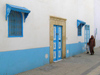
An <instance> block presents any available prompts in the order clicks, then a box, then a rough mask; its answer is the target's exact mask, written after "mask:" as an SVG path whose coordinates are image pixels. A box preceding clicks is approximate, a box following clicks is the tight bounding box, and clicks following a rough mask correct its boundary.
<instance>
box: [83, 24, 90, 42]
mask: <svg viewBox="0 0 100 75" xmlns="http://www.w3.org/2000/svg"><path fill="white" fill-rule="evenodd" d="M86 26H89V38H90V25H85V27H84V42H85V35H86V34H85V31H86V30H87V29H86ZM88 42H89V41H88ZM86 43H87V42H85V44H86Z"/></svg>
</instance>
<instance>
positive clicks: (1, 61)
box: [0, 47, 50, 75]
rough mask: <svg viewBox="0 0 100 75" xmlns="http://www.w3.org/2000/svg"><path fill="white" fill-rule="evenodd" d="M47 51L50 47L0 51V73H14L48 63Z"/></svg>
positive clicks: (12, 74) (1, 74)
mask: <svg viewBox="0 0 100 75" xmlns="http://www.w3.org/2000/svg"><path fill="white" fill-rule="evenodd" d="M49 52H50V47H43V48H34V49H25V50H16V51H5V52H0V75H15V74H18V73H21V72H24V71H27V70H31V69H34V68H37V67H40V66H43V65H45V64H49V58H50V57H49V56H50V53H49ZM45 54H48V58H45Z"/></svg>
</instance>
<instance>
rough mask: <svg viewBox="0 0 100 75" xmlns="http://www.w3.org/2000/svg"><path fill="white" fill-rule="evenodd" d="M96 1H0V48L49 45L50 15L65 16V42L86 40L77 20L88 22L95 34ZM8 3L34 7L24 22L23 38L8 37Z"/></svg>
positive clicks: (25, 47) (7, 49)
mask: <svg viewBox="0 0 100 75" xmlns="http://www.w3.org/2000/svg"><path fill="white" fill-rule="evenodd" d="M93 3H94V0H0V51H9V50H21V49H29V48H40V47H48V46H49V45H50V44H49V33H50V32H49V24H50V16H57V17H61V18H66V19H67V21H66V44H71V43H78V42H79V41H81V42H84V27H83V29H82V32H83V33H82V36H81V37H78V36H77V19H80V20H83V21H85V22H87V24H89V25H90V27H91V35H92V34H94V11H93V8H94V4H93ZM6 4H12V5H17V6H22V7H26V8H28V9H29V10H31V13H30V14H29V16H28V18H27V19H26V22H25V23H24V24H23V30H24V31H23V37H21V38H8V22H7V21H6V20H5V14H6Z"/></svg>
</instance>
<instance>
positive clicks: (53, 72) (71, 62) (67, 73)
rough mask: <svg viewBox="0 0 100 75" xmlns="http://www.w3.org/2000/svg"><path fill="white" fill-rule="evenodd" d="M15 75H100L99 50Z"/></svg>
mask: <svg viewBox="0 0 100 75" xmlns="http://www.w3.org/2000/svg"><path fill="white" fill-rule="evenodd" d="M17 75H100V48H96V49H95V54H94V55H90V54H86V53H83V54H79V55H76V56H73V57H70V58H67V59H63V60H62V61H59V62H56V63H52V64H48V65H45V66H43V67H39V68H36V69H33V70H29V71H26V72H23V73H20V74H17Z"/></svg>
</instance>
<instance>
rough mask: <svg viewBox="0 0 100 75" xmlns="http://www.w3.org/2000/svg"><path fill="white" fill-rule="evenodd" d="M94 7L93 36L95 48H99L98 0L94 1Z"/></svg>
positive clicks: (99, 0) (99, 13) (99, 5)
mask: <svg viewBox="0 0 100 75" xmlns="http://www.w3.org/2000/svg"><path fill="white" fill-rule="evenodd" d="M94 7H95V9H94V12H95V14H94V28H95V29H94V35H95V39H96V47H100V21H99V19H100V0H95V2H94Z"/></svg>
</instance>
